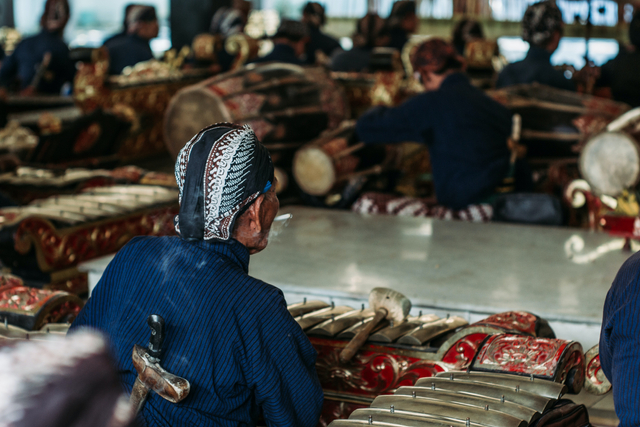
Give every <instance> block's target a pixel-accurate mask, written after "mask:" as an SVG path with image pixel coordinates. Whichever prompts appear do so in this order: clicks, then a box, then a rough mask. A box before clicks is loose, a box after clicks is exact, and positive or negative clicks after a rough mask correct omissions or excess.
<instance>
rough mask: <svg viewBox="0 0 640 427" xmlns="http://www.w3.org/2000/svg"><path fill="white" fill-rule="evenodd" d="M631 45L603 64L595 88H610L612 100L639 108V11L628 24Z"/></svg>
mask: <svg viewBox="0 0 640 427" xmlns="http://www.w3.org/2000/svg"><path fill="white" fill-rule="evenodd" d="M629 41H630V42H631V45H629V46H624V47H623V46H621V49H620V52H619V53H618V56H616V57H615V58H614V59H612V60H611V61H609V62H607V63H606V64H604V65H603V66H602V68H601V70H600V78H599V79H598V80H597V82H596V86H601V87H610V88H611V95H612V96H613V99H615V100H616V101H620V102H625V103H627V104H629V105H631V106H632V107H640V11H639V12H636V13H635V14H634V15H633V19H632V20H631V23H630V24H629Z"/></svg>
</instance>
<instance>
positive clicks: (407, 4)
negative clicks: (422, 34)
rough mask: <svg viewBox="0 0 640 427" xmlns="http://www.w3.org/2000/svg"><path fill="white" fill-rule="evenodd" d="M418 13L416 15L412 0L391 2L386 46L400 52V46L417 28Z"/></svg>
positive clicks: (402, 45)
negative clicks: (388, 39)
mask: <svg viewBox="0 0 640 427" xmlns="http://www.w3.org/2000/svg"><path fill="white" fill-rule="evenodd" d="M419 24H420V22H419V21H418V15H416V3H415V2H414V1H412V0H401V1H397V2H395V3H394V4H393V8H392V9H391V13H390V14H389V18H388V19H387V26H388V28H389V37H390V38H391V40H390V41H389V44H388V47H392V48H394V49H397V50H398V51H400V52H402V48H403V47H404V45H405V44H406V43H407V42H408V41H409V37H411V34H413V33H415V32H416V31H417V30H418V25H419Z"/></svg>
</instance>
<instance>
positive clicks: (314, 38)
mask: <svg viewBox="0 0 640 427" xmlns="http://www.w3.org/2000/svg"><path fill="white" fill-rule="evenodd" d="M302 22H303V23H304V24H305V25H306V26H307V30H308V32H309V43H307V46H306V59H305V62H306V63H307V64H311V65H314V64H316V63H318V60H317V58H316V55H317V52H318V51H320V52H322V53H323V54H324V55H325V56H326V57H327V58H330V57H331V55H333V54H334V53H335V52H336V51H340V50H341V47H340V43H339V42H338V40H336V39H334V38H333V37H331V36H329V35H327V34H325V33H323V32H322V26H323V25H324V24H325V23H326V22H327V18H326V16H325V13H324V6H322V5H321V4H320V3H318V2H315V1H310V2H308V3H307V4H306V5H305V6H304V8H303V9H302Z"/></svg>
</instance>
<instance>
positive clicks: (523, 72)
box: [496, 0, 576, 90]
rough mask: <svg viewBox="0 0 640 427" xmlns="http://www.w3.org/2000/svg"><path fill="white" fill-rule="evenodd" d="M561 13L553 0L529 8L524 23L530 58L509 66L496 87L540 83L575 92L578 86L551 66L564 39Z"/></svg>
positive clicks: (523, 31)
mask: <svg viewBox="0 0 640 427" xmlns="http://www.w3.org/2000/svg"><path fill="white" fill-rule="evenodd" d="M563 29H564V23H563V21H562V12H560V9H558V6H557V5H556V3H555V2H554V1H552V0H545V1H541V2H539V3H535V4H532V5H531V6H529V7H528V8H527V10H526V12H525V13H524V17H523V19H522V39H523V40H524V41H526V42H528V43H529V52H528V53H527V56H526V57H525V58H524V59H523V60H522V61H518V62H514V63H513V64H509V65H507V66H506V67H504V69H503V70H502V72H501V73H500V75H499V76H498V81H497V82H496V87H498V88H502V87H507V86H513V85H518V84H525V83H534V82H536V83H540V84H543V85H547V86H551V87H555V88H558V89H565V90H575V89H576V86H575V83H574V82H573V81H571V80H569V79H567V78H566V77H565V76H564V74H563V73H562V71H558V70H556V69H555V68H553V65H551V55H552V54H553V52H555V51H556V49H557V48H558V45H559V44H560V39H561V38H562V32H563Z"/></svg>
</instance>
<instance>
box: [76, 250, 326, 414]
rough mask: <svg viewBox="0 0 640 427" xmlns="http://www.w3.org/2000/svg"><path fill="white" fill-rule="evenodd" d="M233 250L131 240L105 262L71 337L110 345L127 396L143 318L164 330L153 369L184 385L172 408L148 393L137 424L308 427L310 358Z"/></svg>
mask: <svg viewBox="0 0 640 427" xmlns="http://www.w3.org/2000/svg"><path fill="white" fill-rule="evenodd" d="M248 266H249V252H248V251H247V249H246V248H245V247H244V246H243V245H242V244H240V243H238V242H237V241H235V240H231V241H230V242H229V243H210V242H205V241H193V242H191V241H186V240H184V239H181V238H179V237H138V238H135V239H133V240H132V241H131V242H130V243H128V244H127V245H126V246H125V247H124V248H123V249H122V250H120V252H118V254H117V256H116V257H115V258H114V260H113V261H112V262H111V263H110V264H109V266H108V267H107V269H106V271H105V272H104V275H103V276H102V279H101V280H100V282H99V283H98V285H97V286H96V288H95V289H94V291H93V294H92V296H91V298H90V299H89V301H88V302H87V304H86V306H85V307H84V309H83V310H82V312H81V313H80V315H79V316H78V318H77V319H76V321H75V322H74V323H73V325H72V327H71V329H72V330H75V329H77V328H79V327H82V326H88V327H92V328H96V329H98V330H100V331H103V332H104V333H105V334H106V335H107V336H108V337H109V338H110V340H111V344H112V346H113V351H114V354H115V357H116V360H117V368H118V370H119V373H120V376H121V380H122V382H123V384H124V386H125V389H126V390H127V391H129V392H130V391H131V389H132V386H133V383H134V381H135V379H136V377H137V373H136V371H135V369H134V367H133V363H132V361H131V353H132V350H133V345H134V344H139V345H143V346H146V344H147V343H148V342H149V338H150V336H151V335H150V330H149V327H148V326H147V317H148V316H149V315H151V314H158V315H160V316H162V317H163V318H164V320H165V323H166V339H165V341H164V345H163V352H164V354H163V357H162V361H161V365H162V366H163V367H164V368H165V369H166V370H167V371H169V372H171V373H172V374H175V375H178V376H180V377H183V378H186V379H187V380H188V381H189V382H190V383H191V392H190V393H189V395H188V396H187V398H186V399H185V400H183V401H182V402H180V403H178V404H173V403H170V402H168V401H166V400H164V399H163V398H161V397H160V396H158V395H157V394H155V393H150V394H149V398H148V400H147V402H146V403H145V405H144V408H143V410H142V413H141V418H142V420H141V421H143V422H144V424H145V425H147V426H167V427H169V426H172V427H175V426H187V425H189V426H251V425H255V424H256V422H257V419H258V416H259V414H261V413H262V414H263V416H264V419H265V421H266V423H267V425H269V426H308V427H315V425H316V423H317V422H318V418H319V416H320V410H321V407H322V400H323V395H322V389H321V387H320V384H319V381H318V377H317V375H316V371H315V359H316V352H315V350H314V349H313V347H312V346H311V343H310V342H309V340H308V339H307V337H306V335H305V334H304V332H303V331H302V329H301V328H300V326H299V325H298V324H297V323H296V322H295V321H294V320H293V318H292V317H291V315H290V314H289V312H288V311H287V307H286V304H285V300H284V298H283V296H282V292H281V291H280V290H279V289H277V288H275V287H273V286H271V285H268V284H266V283H264V282H262V281H260V280H257V279H254V278H252V277H250V276H249V275H248V274H247V271H248Z"/></svg>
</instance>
